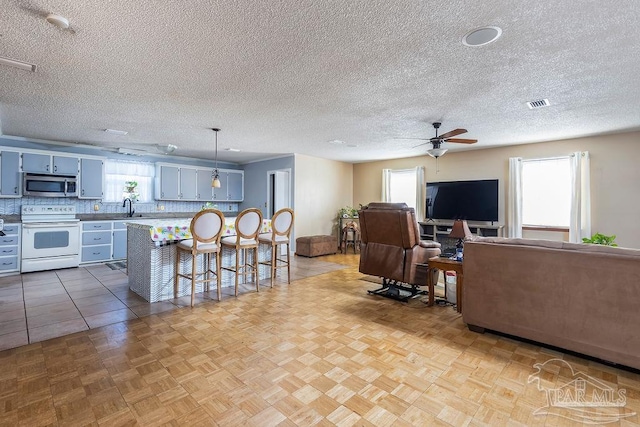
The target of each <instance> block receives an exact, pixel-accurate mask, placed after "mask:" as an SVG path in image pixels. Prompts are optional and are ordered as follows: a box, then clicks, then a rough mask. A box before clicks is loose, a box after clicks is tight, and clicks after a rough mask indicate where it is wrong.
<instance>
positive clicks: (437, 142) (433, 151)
mask: <svg viewBox="0 0 640 427" xmlns="http://www.w3.org/2000/svg"><path fill="white" fill-rule="evenodd" d="M441 124H442V123H440V122H434V123H433V127H434V128H435V130H436V136H435V137H433V138H429V139H427V138H416V139H422V140H425V141H428V142H425V143H423V144H418V145H416V146H415V147H419V146H421V145H424V144H429V143H431V144H432V146H433V148H430V149H429V150H427V154H428V155H430V156H431V157H435V158H436V159H437V158H438V157H440V156H442V155H443V154H444V153H446V152H447V149H446V148H442V147H441V145H442V143H443V142H456V143H458V144H475V143H476V142H478V140H477V139H463V138H452V137H454V136H457V135H460V134H463V133H467V130H466V129H454V130H452V131H449V132H447V133H443V134H442V135H440V136H438V129H439V128H440V125H441ZM415 147H413V148H415Z"/></svg>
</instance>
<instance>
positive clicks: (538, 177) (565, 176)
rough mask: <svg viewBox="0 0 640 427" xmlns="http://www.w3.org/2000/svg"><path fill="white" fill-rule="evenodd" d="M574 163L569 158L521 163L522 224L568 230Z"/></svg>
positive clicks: (533, 160)
mask: <svg viewBox="0 0 640 427" xmlns="http://www.w3.org/2000/svg"><path fill="white" fill-rule="evenodd" d="M570 216H571V163H570V159H569V157H558V158H553V159H532V160H523V161H522V224H523V225H525V226H526V225H532V226H547V227H567V228H568V227H569V221H570Z"/></svg>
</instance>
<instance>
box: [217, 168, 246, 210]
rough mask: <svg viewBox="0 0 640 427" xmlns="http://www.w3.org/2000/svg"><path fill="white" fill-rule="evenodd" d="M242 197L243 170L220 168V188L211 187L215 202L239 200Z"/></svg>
mask: <svg viewBox="0 0 640 427" xmlns="http://www.w3.org/2000/svg"><path fill="white" fill-rule="evenodd" d="M243 199H244V171H239V170H233V169H220V188H214V189H213V200H214V201H217V202H241V201H242V200H243Z"/></svg>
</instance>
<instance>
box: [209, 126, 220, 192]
mask: <svg viewBox="0 0 640 427" xmlns="http://www.w3.org/2000/svg"><path fill="white" fill-rule="evenodd" d="M211 130H212V131H214V132H215V133H216V168H215V169H214V170H213V179H212V180H211V186H212V187H213V188H220V185H221V184H220V172H218V132H220V129H218V128H211Z"/></svg>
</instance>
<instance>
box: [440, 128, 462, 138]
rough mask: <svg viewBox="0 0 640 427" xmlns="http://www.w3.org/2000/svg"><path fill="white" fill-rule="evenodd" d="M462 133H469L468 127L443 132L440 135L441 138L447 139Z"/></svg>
mask: <svg viewBox="0 0 640 427" xmlns="http://www.w3.org/2000/svg"><path fill="white" fill-rule="evenodd" d="M461 133H467V130H466V129H454V130H452V131H450V132H447V133H443V134H442V135H438V138H439V139H447V138H449V137H452V136H456V135H460V134H461Z"/></svg>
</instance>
